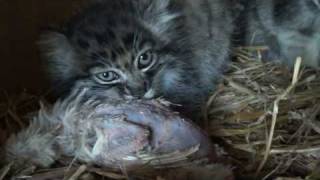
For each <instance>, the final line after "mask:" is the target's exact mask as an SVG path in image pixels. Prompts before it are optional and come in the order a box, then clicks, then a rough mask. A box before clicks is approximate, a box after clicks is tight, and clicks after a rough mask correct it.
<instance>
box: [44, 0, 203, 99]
mask: <svg viewBox="0 0 320 180" xmlns="http://www.w3.org/2000/svg"><path fill="white" fill-rule="evenodd" d="M182 18H183V17H182V16H180V14H179V10H178V9H177V8H176V6H174V5H173V4H170V2H169V0H138V1H132V0H104V1H101V2H99V3H96V4H95V5H93V6H91V7H90V8H88V9H87V10H85V11H84V12H83V13H82V14H80V15H78V16H77V17H75V18H74V19H72V20H71V21H70V23H69V24H67V26H66V27H65V28H64V30H63V31H62V32H48V33H46V34H44V35H43V36H42V40H41V47H42V50H43V51H44V53H45V55H46V56H47V59H48V60H49V61H48V70H49V73H50V75H51V79H52V80H53V82H54V87H55V89H56V90H59V91H64V92H68V91H70V90H71V89H72V88H73V87H75V86H82V87H89V89H90V90H91V91H90V92H91V93H92V94H94V95H103V96H104V95H106V96H135V97H140V98H141V97H145V98H153V97H156V96H169V95H168V94H166V93H167V92H168V93H169V92H174V91H173V90H172V88H181V89H182V88H188V87H185V81H192V78H197V77H196V76H195V75H192V69H190V68H189V66H188V65H187V64H186V62H185V60H186V59H187V58H188V50H187V49H188V48H187V46H188V44H187V43H182V42H181V41H183V38H181V37H183V29H181V26H180V25H181V23H179V21H181V20H182ZM178 44H179V45H178ZM181 44H183V46H181ZM188 68H189V69H188ZM186 71H189V72H190V73H189V74H190V76H191V77H192V78H190V77H184V76H183V75H182V74H183V72H186ZM172 84H174V86H172ZM177 98H179V95H177Z"/></svg>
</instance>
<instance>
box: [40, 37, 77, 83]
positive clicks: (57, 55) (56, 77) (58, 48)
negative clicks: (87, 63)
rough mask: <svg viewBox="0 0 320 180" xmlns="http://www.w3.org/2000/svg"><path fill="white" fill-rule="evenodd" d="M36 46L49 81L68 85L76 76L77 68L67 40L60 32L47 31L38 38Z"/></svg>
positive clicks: (73, 53) (74, 54)
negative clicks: (42, 59)
mask: <svg viewBox="0 0 320 180" xmlns="http://www.w3.org/2000/svg"><path fill="white" fill-rule="evenodd" d="M38 44H39V46H40V51H41V53H42V55H43V58H44V59H45V62H44V63H43V64H44V66H45V67H46V69H47V72H48V73H49V77H50V78H51V81H52V82H53V83H58V85H66V84H67V83H69V81H71V80H72V79H73V78H74V77H75V76H76V75H77V72H78V70H77V68H79V63H78V65H77V64H76V57H75V56H76V53H75V51H74V47H73V46H72V45H71V43H70V41H69V39H68V38H67V37H66V36H65V35H64V34H63V33H61V32H55V31H47V32H44V33H43V34H42V35H41V36H40V40H39V43H38ZM55 85H57V84H55Z"/></svg>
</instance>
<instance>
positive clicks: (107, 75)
mask: <svg viewBox="0 0 320 180" xmlns="http://www.w3.org/2000/svg"><path fill="white" fill-rule="evenodd" d="M102 76H103V78H104V80H106V81H112V80H114V79H115V75H114V73H113V72H104V73H103V74H102Z"/></svg>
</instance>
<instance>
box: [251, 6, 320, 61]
mask: <svg viewBox="0 0 320 180" xmlns="http://www.w3.org/2000/svg"><path fill="white" fill-rule="evenodd" d="M247 7H248V9H247V10H246V11H247V12H249V14H248V22H246V23H247V24H248V25H249V26H248V31H247V37H246V45H265V44H266V45H268V46H269V48H270V50H271V51H270V53H269V55H271V56H269V57H268V58H269V59H278V60H282V62H284V63H285V64H288V65H289V66H293V64H294V62H295V59H296V57H298V56H301V57H302V58H303V62H304V64H305V65H307V66H311V67H319V65H320V1H319V0H251V1H249V3H248V6H247Z"/></svg>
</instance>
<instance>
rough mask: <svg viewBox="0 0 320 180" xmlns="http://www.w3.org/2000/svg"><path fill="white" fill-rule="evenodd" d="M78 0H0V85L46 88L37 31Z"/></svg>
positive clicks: (58, 20)
mask: <svg viewBox="0 0 320 180" xmlns="http://www.w3.org/2000/svg"><path fill="white" fill-rule="evenodd" d="M81 3H83V2H80V0H0V82H1V85H0V88H1V89H5V90H7V91H8V92H18V91H21V90H22V89H27V90H29V91H31V92H39V91H42V90H43V89H44V88H45V87H47V85H48V83H47V81H46V80H45V77H44V73H43V72H42V69H43V68H42V67H41V60H40V58H39V52H38V48H37V45H36V41H37V39H38V37H39V34H40V32H41V30H42V29H43V28H45V27H47V26H48V25H50V24H59V23H61V22H63V21H65V19H67V18H68V17H70V16H71V15H72V14H74V13H75V12H76V11H78V10H79V7H81Z"/></svg>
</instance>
